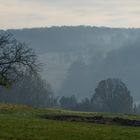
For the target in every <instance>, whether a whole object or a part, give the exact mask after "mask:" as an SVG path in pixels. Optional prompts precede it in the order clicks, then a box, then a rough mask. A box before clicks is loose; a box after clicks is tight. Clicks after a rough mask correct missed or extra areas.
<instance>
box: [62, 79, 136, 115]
mask: <svg viewBox="0 0 140 140" xmlns="http://www.w3.org/2000/svg"><path fill="white" fill-rule="evenodd" d="M76 101H77V100H76V98H75V96H74V95H73V96H71V97H62V98H61V99H60V105H61V107H62V108H66V109H72V110H82V111H97V112H119V113H132V112H133V98H132V96H131V95H130V92H129V90H128V88H127V87H126V85H125V84H124V83H123V82H122V81H121V80H119V79H106V80H102V81H101V82H99V84H98V86H97V88H96V89H95V93H94V94H93V95H92V97H91V98H90V99H88V98H85V99H83V100H82V101H81V102H79V103H78V102H76Z"/></svg>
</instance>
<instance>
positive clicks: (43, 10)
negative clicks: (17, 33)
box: [0, 0, 140, 29]
mask: <svg viewBox="0 0 140 140" xmlns="http://www.w3.org/2000/svg"><path fill="white" fill-rule="evenodd" d="M62 25H91V26H109V27H140V0H0V28H1V29H8V28H29V27H47V26H62Z"/></svg>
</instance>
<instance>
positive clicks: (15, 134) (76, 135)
mask: <svg viewBox="0 0 140 140" xmlns="http://www.w3.org/2000/svg"><path fill="white" fill-rule="evenodd" d="M54 115H68V116H69V115H74V116H90V117H91V116H101V115H102V116H104V117H110V118H114V117H119V118H125V119H130V120H140V116H139V115H130V114H113V113H92V112H89V113H86V112H74V111H66V110H61V109H37V108H32V107H29V106H22V105H12V104H1V105H0V140H93V139H94V140H139V139H140V127H132V126H121V125H108V124H96V123H85V122H71V121H60V120H51V119H50V120H48V119H45V117H43V116H54Z"/></svg>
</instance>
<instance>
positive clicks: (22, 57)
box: [0, 33, 39, 86]
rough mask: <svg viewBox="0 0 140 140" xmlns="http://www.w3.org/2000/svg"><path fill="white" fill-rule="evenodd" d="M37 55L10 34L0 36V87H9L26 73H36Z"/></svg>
mask: <svg viewBox="0 0 140 140" xmlns="http://www.w3.org/2000/svg"><path fill="white" fill-rule="evenodd" d="M38 64H39V63H38V62H37V55H36V54H35V52H34V51H33V50H32V49H31V48H29V47H28V45H27V44H25V43H21V42H19V41H17V40H16V39H15V38H14V37H13V36H12V35H11V34H9V33H5V34H1V35H0V85H1V86H10V85H12V84H13V83H14V82H15V81H16V80H17V79H18V78H19V77H21V76H23V75H24V73H26V72H27V71H29V72H32V73H37V72H38V68H39V67H38V66H39V65H38Z"/></svg>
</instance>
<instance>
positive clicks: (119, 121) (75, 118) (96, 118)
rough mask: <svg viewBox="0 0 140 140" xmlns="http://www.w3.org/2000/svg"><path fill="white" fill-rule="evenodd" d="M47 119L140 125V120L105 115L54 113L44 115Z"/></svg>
mask: <svg viewBox="0 0 140 140" xmlns="http://www.w3.org/2000/svg"><path fill="white" fill-rule="evenodd" d="M43 118H45V119H49V120H60V121H69V122H86V123H97V124H116V125H124V126H137V127H140V121H138V120H130V119H123V118H119V117H115V118H109V117H103V116H94V117H85V116H74V115H53V116H47V115H46V116H43Z"/></svg>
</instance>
